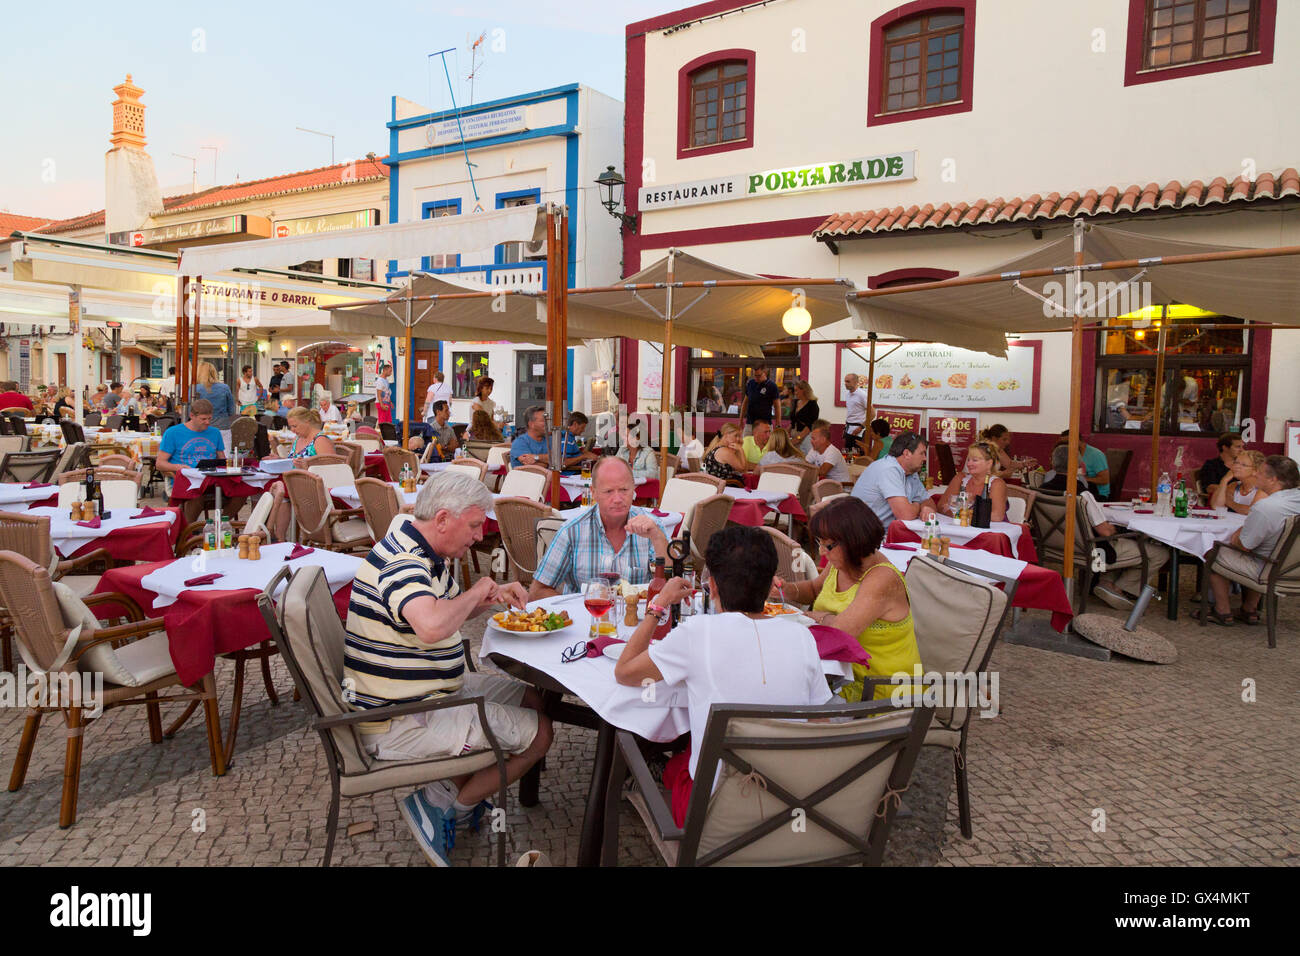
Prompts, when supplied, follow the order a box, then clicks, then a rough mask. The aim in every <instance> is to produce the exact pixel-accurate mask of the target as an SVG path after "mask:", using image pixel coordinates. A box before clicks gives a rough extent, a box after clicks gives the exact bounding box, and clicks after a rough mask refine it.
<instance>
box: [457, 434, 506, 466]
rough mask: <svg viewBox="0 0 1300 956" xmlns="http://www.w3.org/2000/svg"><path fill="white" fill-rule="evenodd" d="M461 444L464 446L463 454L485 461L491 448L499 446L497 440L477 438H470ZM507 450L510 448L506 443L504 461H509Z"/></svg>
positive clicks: (490, 452)
mask: <svg viewBox="0 0 1300 956" xmlns="http://www.w3.org/2000/svg"><path fill="white" fill-rule="evenodd" d="M462 444H463V445H464V448H465V454H467V455H469V456H470V457H471V458H477V459H478V460H479V461H482V462H486V461H487V460H488V456H489V455H490V454H492V449H493V448H497V447H499V443H498V442H492V441H484V440H482V439H479V438H471V439H470V440H469V441H466V442H463V443H462ZM509 450H510V446H509V445H507V446H506V451H507V454H506V458H505V462H509V461H510V455H509ZM505 462H502V464H504V463H505ZM493 467H495V466H493Z"/></svg>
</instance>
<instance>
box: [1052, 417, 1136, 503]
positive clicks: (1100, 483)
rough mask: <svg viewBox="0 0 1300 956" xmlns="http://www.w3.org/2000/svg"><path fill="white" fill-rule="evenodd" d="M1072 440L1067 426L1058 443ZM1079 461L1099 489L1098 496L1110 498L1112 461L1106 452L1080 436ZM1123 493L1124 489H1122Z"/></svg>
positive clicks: (1091, 482)
mask: <svg viewBox="0 0 1300 956" xmlns="http://www.w3.org/2000/svg"><path fill="white" fill-rule="evenodd" d="M1069 440H1070V430H1069V429H1068V428H1067V429H1066V430H1065V431H1063V432H1061V438H1060V441H1059V442H1058V443H1057V444H1065V443H1067V442H1069ZM1079 461H1080V463H1081V464H1082V465H1083V470H1084V474H1085V475H1086V476H1087V478H1088V484H1089V485H1091V486H1092V487H1093V488H1094V489H1096V491H1097V498H1098V499H1099V500H1101V499H1109V498H1110V462H1109V461H1107V460H1106V453H1105V452H1104V451H1102V450H1101V449H1100V448H1093V447H1092V446H1091V445H1089V444H1088V443H1087V442H1085V441H1084V440H1083V437H1082V436H1080V437H1079ZM1120 493H1121V494H1122V493H1123V490H1122V489H1121V490H1120Z"/></svg>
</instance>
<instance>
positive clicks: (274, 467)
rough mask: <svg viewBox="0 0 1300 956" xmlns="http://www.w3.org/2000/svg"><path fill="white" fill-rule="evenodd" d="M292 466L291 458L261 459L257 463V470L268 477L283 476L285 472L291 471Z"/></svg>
mask: <svg viewBox="0 0 1300 956" xmlns="http://www.w3.org/2000/svg"><path fill="white" fill-rule="evenodd" d="M293 466H294V460H293V459H292V458H263V459H262V460H261V461H259V462H258V463H257V470H258V471H264V472H266V473H267V474H268V475H283V474H284V473H285V472H286V471H293Z"/></svg>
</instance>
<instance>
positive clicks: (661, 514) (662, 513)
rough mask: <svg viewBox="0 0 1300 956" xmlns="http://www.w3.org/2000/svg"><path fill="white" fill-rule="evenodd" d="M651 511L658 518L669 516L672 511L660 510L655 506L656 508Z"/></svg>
mask: <svg viewBox="0 0 1300 956" xmlns="http://www.w3.org/2000/svg"><path fill="white" fill-rule="evenodd" d="M650 513H651V514H652V515H654V516H655V517H656V518H667V517H668V515H669V514H670V513H671V512H668V511H660V510H659V509H658V508H655V509H654V510H652V511H651V512H650Z"/></svg>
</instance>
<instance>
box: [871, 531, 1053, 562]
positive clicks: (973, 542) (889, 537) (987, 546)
mask: <svg viewBox="0 0 1300 956" xmlns="http://www.w3.org/2000/svg"><path fill="white" fill-rule="evenodd" d="M1020 527H1021V533H1020V553H1019V554H1016V553H1015V551H1014V550H1013V549H1012V547H1011V539H1010V538H1009V537H1008V536H1007V535H1005V534H1003V533H1002V532H1000V531H986V532H984V533H983V534H980V535H976V536H975V537H973V538H971V539H970V540H969V541H967V542H966V543H965V544H963V545H962V547H963V548H975V549H976V550H979V551H990V552H992V553H993V554H1000V555H1002V556H1003V557H1004V558H1018V559H1020V560H1021V561H1028V562H1029V563H1030V564H1037V563H1038V549H1037V548H1035V547H1034V536H1033V535H1032V534H1030V533H1029V525H1021V526H1020ZM920 541H921V536H920V535H919V534H917V533H916V532H915V531H913V530H912V529H911V528H909V527H908V526H907V525H905V524H903V522H901V521H893V522H890V525H889V530H888V531H886V532H885V543H886V544H919V543H920Z"/></svg>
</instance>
